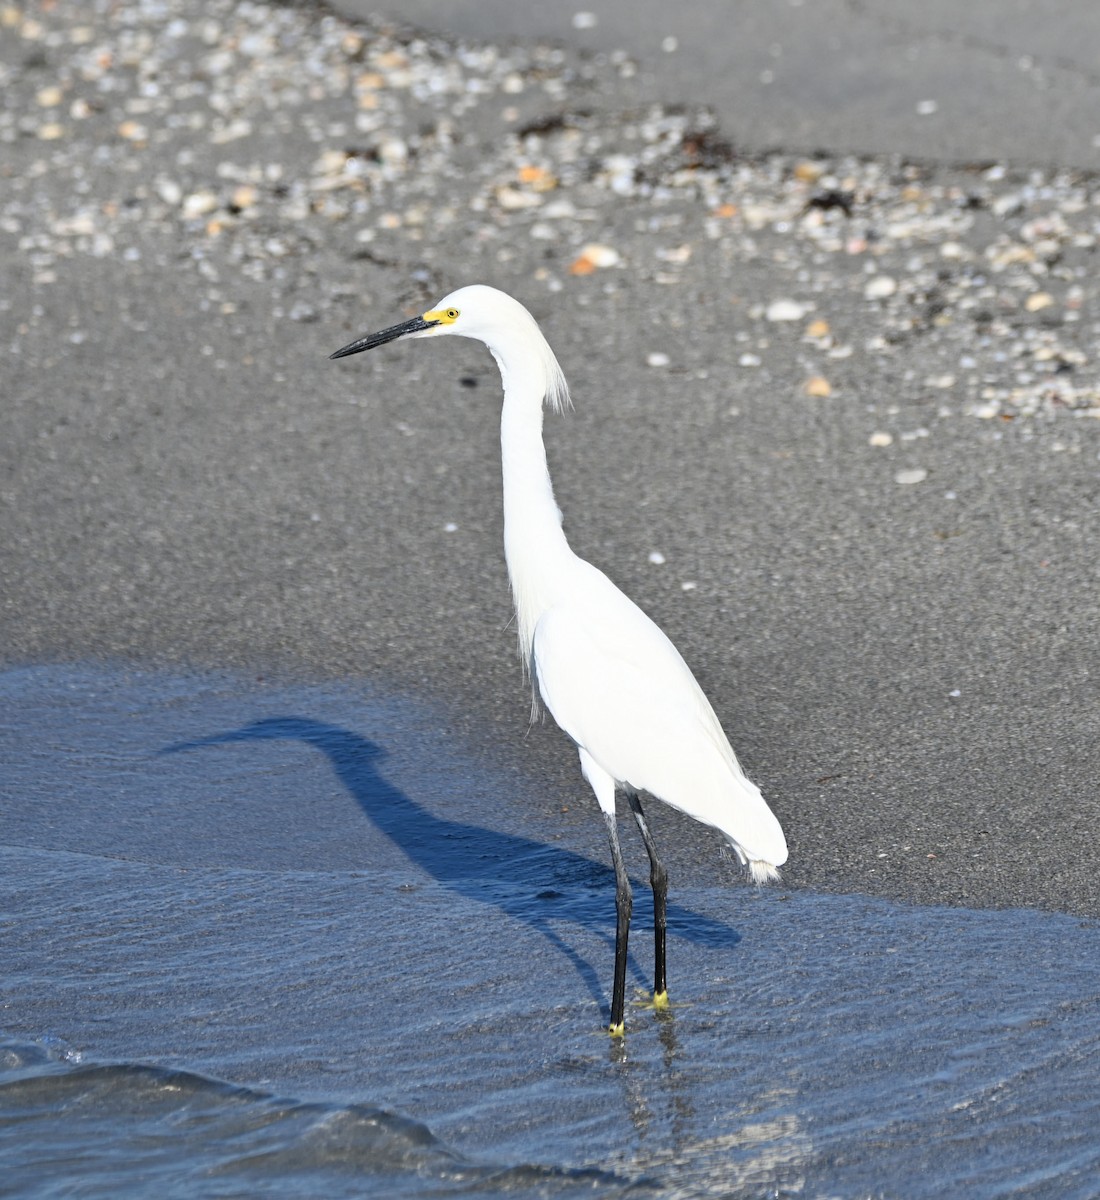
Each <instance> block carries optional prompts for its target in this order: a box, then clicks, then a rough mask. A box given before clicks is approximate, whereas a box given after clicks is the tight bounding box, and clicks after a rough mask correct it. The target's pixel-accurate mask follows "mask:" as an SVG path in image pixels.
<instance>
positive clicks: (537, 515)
mask: <svg viewBox="0 0 1100 1200" xmlns="http://www.w3.org/2000/svg"><path fill="white" fill-rule="evenodd" d="M535 336H536V337H537V338H538V339H539V341H540V342H541V343H542V345H541V346H535V345H531V346H528V347H524V346H523V345H519V346H516V347H509V351H510V352H508V353H499V352H497V351H496V350H494V351H493V355H494V357H495V358H496V360H497V365H498V366H499V367H500V375H501V381H502V382H503V384H504V407H503V410H502V412H501V418H500V449H501V468H502V474H503V479H504V557H505V560H506V561H507V563H508V578H509V580H510V581H511V584H512V596H513V598H514V600H515V605H516V623H517V626H518V632H519V642H520V653H521V655H522V656H523V661H524V663H525V664H526V665H527V666H530V665H531V643H532V639H533V638H534V633H535V625H536V624H537V622H538V619H539V617H540V616H541V615H542V613H543V612H544V611H545V609H546V607H547V606H548V605H549V604H550V603H552V601H553V596H554V594H555V588H556V586H557V585H558V584H559V581H560V579H561V576H562V573H563V571H562V568H563V566H564V564H565V562H566V560H567V558H569V557H571V556H572V551H571V550H570V549H569V544H568V542H566V540H565V534H564V532H563V531H562V527H561V510H560V509H559V508H558V505H557V502H556V501H555V499H554V489H553V487H552V486H551V483H550V472H549V470H548V469H547V466H546V448H545V446H544V445H543V441H542V409H543V402H544V400H545V398H546V395H547V390H548V388H552V389H557V388H562V389H563V388H564V384H563V383H562V381H561V379H560V373H559V372H558V369H557V363H556V362H555V361H554V358H553V355H552V354H551V353H550V348H549V347H548V346H546V343H545V341H543V339H542V336H541V334H539V333H538V332H537V330H536V331H535ZM536 350H537V351H538V354H537V355H536V354H535V353H534V352H535V351H536ZM544 354H545V355H546V356H548V359H549V362H550V363H552V364H553V370H554V372H555V373H556V374H555V377H553V378H551V377H550V375H549V373H548V372H547V371H546V370H542V369H539V370H536V369H533V368H534V365H535V364H539V365H540V366H541V362H540V360H541V359H542V358H543V356H544ZM554 399H557V397H556V396H555V397H554Z"/></svg>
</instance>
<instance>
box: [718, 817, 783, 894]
mask: <svg viewBox="0 0 1100 1200" xmlns="http://www.w3.org/2000/svg"><path fill="white" fill-rule="evenodd" d="M776 824H777V825H778V822H777V823H776ZM780 836H782V835H780ZM726 840H727V841H728V842H729V845H730V849H731V850H732V851H733V852H734V854H736V855H737V861H738V862H739V863H740V864H741V865H742V866H743V867H746V868H748V872H749V874H750V875H751V876H752V881H753V883H775V882H776V881H777V880H778V879H779V865H778V864H777V863H774V862H769V861H768V859H766V858H750V857H749V856H748V854H746V853H745V851H744V849H743V848H742V847H741V846H740V845H739V844H738V843H737V842H736V841H734V839H733V838H732V837H730V835H729V834H728V833H727V834H726ZM784 851H786V846H785V845H784ZM777 857H778V856H777ZM786 858H787V855H786V853H785V852H784V854H783V857H782V858H780V859H779V862H780V863H782V862H785V861H786Z"/></svg>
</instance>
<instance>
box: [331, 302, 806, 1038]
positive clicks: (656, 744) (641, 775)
mask: <svg viewBox="0 0 1100 1200" xmlns="http://www.w3.org/2000/svg"><path fill="white" fill-rule="evenodd" d="M444 334H457V335H459V336H462V337H469V338H474V339H476V340H478V341H481V342H484V343H485V345H486V346H488V348H489V350H490V351H491V352H492V354H493V357H494V358H495V359H496V361H497V365H498V366H499V367H500V373H501V380H502V383H503V385H504V406H503V410H502V413H501V463H502V471H503V481H504V549H505V558H506V560H507V563H508V575H509V579H510V581H511V585H512V594H513V598H514V601H515V606H516V619H517V626H518V630H519V641H520V652H521V654H522V656H523V659H524V662H525V664H526V665H527V666H528V667H529V669H530V670H531V672H532V675H533V677H534V680H535V682H536V684H537V687H538V691H539V694H540V695H541V696H542V699H543V701H544V703H545V704H546V707H547V708H548V709H549V710H550V712H551V714H552V715H553V717H554V720H555V721H556V722H557V723H558V725H560V726H561V728H562V729H563V730H564V731H565V732H566V733H567V734H568V735H569V737H570V738H572V740H573V741H574V743H575V744H576V746H577V748H578V751H579V753H580V759H581V768H582V770H583V772H584V775H585V778H586V779H587V780H588V782H589V784H590V785H591V787H592V790H593V791H594V792H595V795H596V799H597V801H598V803H599V805H600V808H601V810H602V811H603V813H604V816H605V819H606V821H607V826H608V833H609V838H610V843H611V851H612V859H613V861H614V864H615V871H616V878H617V910H618V934H617V938H616V971H615V986H614V993H613V998H612V1005H611V1032H612V1033H613V1034H620V1035H621V1034H622V1032H623V1027H624V1026H623V1007H624V991H625V973H626V939H627V932H628V930H629V922H630V909H631V897H630V885H629V881H628V880H627V878H626V871H625V868H624V867H623V864H622V856H621V852H620V850H619V845H618V838H617V834H616V824H615V793H616V789H617V788H622V789H623V790H625V791H626V794H627V799H628V801H629V802H630V806H631V810H632V812H633V813H634V816H635V819H636V820H637V822H638V825H639V828H640V829H641V832H642V836H643V838H644V839H645V842H646V848H647V851H648V852H649V856H650V863H651V869H652V873H651V879H652V882H653V885H654V904H655V909H656V914H655V916H656V919H655V926H656V944H655V956H656V968H655V977H656V979H655V987H654V997H655V1001H656V1003H657V1004H658V1005H659V1006H660V1005H662V1004H664V1003H667V993H666V990H665V980H664V974H665V962H664V960H665V946H664V941H665V935H664V905H665V899H664V893H665V890H666V889H667V876H666V874H665V871H664V868H663V866H662V865H661V863H660V861H659V860H658V858H657V855H656V851H655V848H654V846H653V842H652V838H651V836H650V834H649V831H648V828H647V827H646V823H645V819H644V815H643V813H642V809H641V803H640V801H639V799H638V797H637V795H636V794H635V793H636V792H638V791H645V792H648V793H649V794H651V795H653V796H655V797H657V798H658V799H659V800H662V801H664V802H665V803H666V804H670V805H672V807H674V808H678V809H679V810H680V811H681V812H684V813H687V814H688V816H691V817H694V818H695V819H696V820H698V821H702V822H703V823H704V824H707V825H711V826H713V827H714V828H715V829H717V830H719V831H720V832H721V833H722V834H723V835H724V836H725V837H726V838H727V840H728V841H729V843H730V845H731V846H732V847H733V849H734V851H735V852H736V854H737V856H738V858H739V860H740V861H741V862H742V863H744V864H746V865H747V866H748V868H749V870H750V872H751V874H752V877H753V878H754V879H755V880H756V881H757V882H764V881H765V880H768V879H774V878H776V877H777V874H778V872H777V868H778V867H779V866H780V865H781V864H782V863H783V862H785V861H786V858H787V844H786V840H785V838H784V836H783V830H782V828H781V827H780V825H779V822H778V821H777V820H776V818H775V816H774V814H773V813H772V811H771V809H770V808H769V807H768V805H767V803H766V802H765V801H764V798H763V797H762V796H761V794H760V791H759V789H758V788H757V787H756V785H755V784H753V783H752V782H750V781H749V779H748V778H746V776H745V774H744V772H743V771H742V770H741V767H740V764H739V763H738V761H737V757H736V755H735V754H734V752H733V750H732V748H731V747H730V744H729V740H728V739H727V737H726V735H725V733H724V732H723V730H722V726H721V724H720V723H719V721H718V718H717V716H716V715H715V712H714V709H713V708H712V707H711V705H710V702H709V701H708V700H707V698H706V696H705V695H704V693H703V690H702V689H701V688H700V687H699V684H698V683H697V682H696V680H695V677H694V676H693V675H692V673H691V671H690V670H689V669H688V666H687V664H686V663H685V662H684V660H683V659H682V658H681V657H680V654H679V652H678V651H677V650H676V647H675V646H673V644H672V642H671V641H669V639H668V638H667V637H666V636H665V634H664V633H663V632H662V631H661V629H660V628H659V627H658V626H657V625H656V624H655V623H654V622H653V621H652V620H650V618H649V617H648V616H646V614H645V613H644V612H643V611H642V610H641V609H640V608H639V607H638V606H637V605H636V604H635V603H634V602H633V601H632V600H631V599H630V598H629V597H628V596H626V595H625V594H624V593H623V592H621V591H620V590H619V589H618V588H617V587H616V586H615V585H614V584H613V583H612V582H611V580H610V579H608V578H607V576H606V575H604V574H603V572H602V571H599V570H597V569H596V568H595V567H594V566H592V565H591V564H590V563H588V562H586V561H585V560H584V559H582V558H579V557H578V556H577V555H576V554H574V553H573V551H572V550H571V549H570V547H569V544H568V543H567V542H566V540H565V535H564V533H563V532H562V527H561V512H560V511H559V509H558V506H557V504H556V502H555V500H554V493H553V489H552V487H551V484H550V475H549V472H548V470H547V466H546V452H545V449H544V446H543V440H542V413H543V406H544V405H547V404H548V405H550V406H551V407H552V408H555V409H558V410H561V409H563V408H565V407H567V406H568V404H569V393H568V389H567V387H566V384H565V379H564V376H563V375H562V372H561V368H560V367H559V366H558V363H557V360H556V359H555V357H554V354H553V351H552V350H551V349H550V346H549V345H548V343H547V341H546V339H545V338H544V337H543V335H542V333H541V332H540V330H539V328H538V326H537V324H536V323H535V321H534V319H533V318H532V317H531V315H530V313H528V312H527V310H526V309H525V308H524V307H523V306H522V305H521V304H519V303H518V302H517V301H516V300H513V299H512V298H511V297H510V296H508V295H505V293H503V292H500V291H497V290H496V289H495V288H490V287H485V286H482V285H475V286H472V287H464V288H460V289H459V290H458V291H456V292H452V293H451V294H450V295H449V296H446V297H444V299H443V300H441V301H440V302H439V304H438V306H437V307H436V308H434V309H432V310H430V311H428V312H426V313H424V314H423V315H422V316H419V317H414V318H413V319H412V320H410V321H405V322H403V323H401V324H400V325H395V326H392V327H391V328H389V329H386V330H383V331H382V332H381V333H377V334H370V335H368V336H367V337H365V338H360V339H358V340H357V341H355V342H352V343H351V344H350V345H348V346H345V347H344V348H343V349H342V350H338V351H337V352H336V354H334V355H333V356H332V357H334V358H338V357H343V356H345V355H348V354H355V353H358V352H359V351H360V350H368V349H371V348H372V347H374V346H378V345H382V344H384V343H385V342H389V341H394V340H395V339H397V338H400V337H435V336H439V335H444Z"/></svg>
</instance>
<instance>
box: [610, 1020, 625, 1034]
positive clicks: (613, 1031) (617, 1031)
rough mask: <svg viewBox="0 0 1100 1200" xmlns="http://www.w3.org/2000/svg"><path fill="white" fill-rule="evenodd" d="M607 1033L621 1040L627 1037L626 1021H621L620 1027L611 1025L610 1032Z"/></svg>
mask: <svg viewBox="0 0 1100 1200" xmlns="http://www.w3.org/2000/svg"><path fill="white" fill-rule="evenodd" d="M607 1032H608V1033H609V1034H610V1035H611V1036H612V1037H613V1038H621V1037H626V1022H625V1021H620V1022H619V1023H618V1025H610V1026H608V1030H607Z"/></svg>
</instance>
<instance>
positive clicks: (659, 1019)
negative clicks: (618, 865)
mask: <svg viewBox="0 0 1100 1200" xmlns="http://www.w3.org/2000/svg"><path fill="white" fill-rule="evenodd" d="M0 714H2V716H0V762H2V763H3V777H2V781H0V788H2V793H0V803H2V813H3V827H2V829H3V832H2V838H0V840H2V842H3V846H2V847H0V943H2V946H3V967H2V973H0V981H2V995H0V1030H2V1031H3V1033H4V1039H3V1041H0V1161H2V1162H3V1164H4V1172H3V1175H2V1176H0V1194H12V1195H21V1196H22V1195H64V1196H104V1197H106V1196H112V1197H121V1196H145V1195H148V1194H151V1193H153V1192H155V1193H157V1194H161V1195H164V1196H168V1197H175V1196H180V1197H189V1196H199V1195H202V1196H219V1197H220V1196H254V1195H271V1196H280V1195H288V1196H289V1195H325V1196H334V1197H335V1196H365V1195H385V1196H387V1197H390V1196H393V1197H403V1196H425V1195H452V1194H458V1195H495V1194H497V1193H498V1192H499V1193H503V1194H508V1195H516V1196H543V1195H545V1196H555V1197H557V1196H563V1197H571V1196H574V1195H577V1196H580V1195H592V1194H598V1195H601V1196H604V1195H606V1196H618V1195H623V1196H631V1197H633V1196H655V1197H658V1196H659V1197H677V1198H679V1197H684V1198H688V1197H712V1196H739V1197H740V1196H757V1195H759V1196H775V1195H779V1196H787V1195H797V1196H815V1197H825V1196H836V1197H865V1196H883V1197H891V1196H905V1197H924V1196H928V1197H933V1196H935V1197H942V1196H945V1195H965V1196H968V1197H983V1196H990V1197H992V1196H1015V1195H1019V1196H1058V1197H1077V1196H1080V1197H1085V1196H1094V1195H1096V1194H1098V1191H1100V1183H1098V1181H1100V1136H1097V1134H1096V1132H1095V1131H1096V1130H1097V1129H1098V1128H1100V1119H1098V1118H1100V1100H1098V1088H1097V1085H1096V1078H1097V1069H1096V1064H1097V1060H1098V1051H1100V953H1098V952H1100V926H1098V924H1097V923H1096V922H1094V921H1081V920H1077V919H1074V918H1070V917H1064V916H1057V915H1050V914H1042V913H1035V912H1027V911H1013V912H989V911H970V910H962V909H939V908H937V909H921V908H915V907H903V906H898V905H893V904H890V903H887V902H885V901H881V900H873V899H867V898H864V897H859V896H825V895H817V894H813V893H792V892H789V891H785V890H782V889H777V888H773V889H767V890H762V891H755V890H753V889H750V888H747V887H738V886H694V887H688V888H685V887H678V888H676V890H675V893H674V899H675V902H676V903H675V908H674V911H673V912H672V914H671V929H670V933H671V936H670V943H669V953H670V964H671V984H672V995H673V999H674V1006H673V1008H672V1009H671V1011H669V1012H668V1013H656V1012H653V1011H650V1010H647V1009H646V1008H645V1007H644V1005H642V1004H641V1003H640V1002H639V1003H638V1004H637V1005H636V1006H635V1007H633V1008H632V1009H631V1010H630V1012H629V1013H628V1025H629V1030H630V1031H629V1034H628V1037H627V1039H626V1043H625V1046H619V1045H616V1044H614V1043H610V1042H609V1039H608V1038H607V1036H606V1033H604V1032H602V1026H603V1024H604V1022H605V1021H606V1004H607V996H606V991H605V989H606V987H607V986H608V984H609V982H610V968H611V949H612V944H613V938H614V902H613V888H612V886H611V881H612V876H611V872H610V870H609V868H608V867H607V866H606V865H605V863H604V861H603V857H602V851H603V846H602V839H601V835H600V825H599V822H598V820H597V819H596V818H595V815H594V814H593V820H592V822H591V823H590V825H588V826H586V827H584V830H585V831H584V836H585V837H587V838H588V841H587V842H585V841H581V840H578V841H577V843H576V844H571V842H570V839H571V838H573V837H575V836H576V837H578V838H579V837H580V835H579V833H574V831H573V830H572V829H569V830H566V831H565V833H564V835H562V833H561V831H558V830H556V829H554V828H553V827H552V826H550V825H549V824H548V823H546V822H544V821H543V819H542V818H540V817H537V816H532V815H531V814H530V813H527V812H525V811H524V810H523V809H522V807H521V806H520V805H518V804H516V803H513V802H512V801H511V799H510V798H511V797H513V796H515V795H520V794H523V793H524V791H525V790H528V791H529V789H530V788H531V787H532V786H533V784H532V782H531V781H524V780H515V779H510V778H508V777H506V776H505V775H502V774H500V773H499V772H497V771H495V769H494V768H493V767H491V766H486V765H485V764H484V763H481V762H477V761H474V759H473V757H472V756H471V755H467V756H466V757H464V753H465V751H464V749H463V748H462V747H461V746H459V745H455V744H452V740H451V739H449V738H448V736H447V718H446V714H445V713H440V712H439V711H438V710H435V709H432V708H431V707H429V706H425V705H420V704H418V703H416V702H414V701H412V700H410V699H408V698H395V697H386V696H380V695H377V694H373V693H372V692H371V691H370V689H368V688H366V687H363V686H356V687H351V686H339V685H324V686H305V685H292V684H279V683H275V684H273V683H263V682H258V681H254V680H246V679H242V678H238V677H234V676H229V675H225V676H210V675H203V676H185V675H165V674H156V673H143V672H136V671H132V670H126V669H117V670H109V669H106V668H92V667H82V668H62V667H40V668H28V669H23V670H13V671H9V672H7V673H5V674H3V675H0ZM428 748H430V753H428ZM589 835H590V836H589ZM555 839H558V840H555ZM669 860H670V864H671V865H672V867H673V874H674V880H675V853H674V851H673V852H670V854H669ZM636 896H637V899H636V905H635V914H636V917H635V934H634V940H633V943H632V951H633V954H632V962H631V972H632V980H633V983H634V985H635V986H636V987H637V988H638V990H639V997H641V990H642V989H643V988H644V986H645V983H646V978H647V970H648V965H649V963H650V961H651V957H650V956H651V946H650V938H651V930H650V929H649V928H647V926H646V917H647V915H648V895H647V893H646V890H645V888H644V886H643V885H642V883H641V882H640V881H639V883H638V886H637V892H636Z"/></svg>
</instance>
